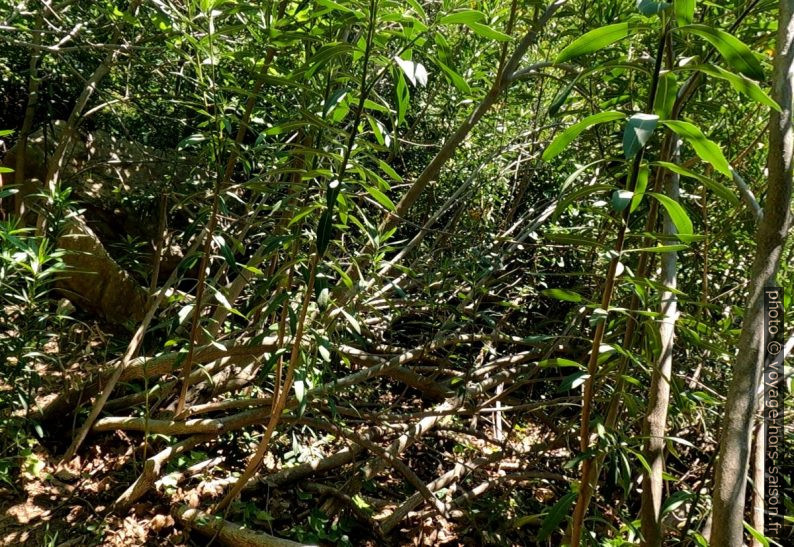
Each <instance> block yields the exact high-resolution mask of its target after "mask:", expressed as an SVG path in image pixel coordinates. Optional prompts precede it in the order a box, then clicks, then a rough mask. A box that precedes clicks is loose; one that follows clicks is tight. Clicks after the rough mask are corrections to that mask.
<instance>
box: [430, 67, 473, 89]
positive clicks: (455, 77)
mask: <svg viewBox="0 0 794 547" xmlns="http://www.w3.org/2000/svg"><path fill="white" fill-rule="evenodd" d="M434 62H435V63H436V65H438V68H440V69H441V71H442V72H443V73H444V74H446V76H447V77H448V78H449V79H450V81H451V82H452V85H454V86H455V88H456V89H457V90H458V91H460V92H461V93H463V94H464V95H470V94H471V87H469V84H468V83H467V82H466V80H464V79H463V77H462V76H461V75H460V74H458V73H457V72H455V71H454V70H452V69H451V68H450V67H448V66H447V65H445V64H444V63H442V62H441V60H439V59H434Z"/></svg>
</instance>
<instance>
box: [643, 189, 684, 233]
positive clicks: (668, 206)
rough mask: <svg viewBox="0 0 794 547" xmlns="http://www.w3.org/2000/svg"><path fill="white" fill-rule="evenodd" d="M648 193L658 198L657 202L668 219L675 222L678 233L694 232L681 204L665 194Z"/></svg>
mask: <svg viewBox="0 0 794 547" xmlns="http://www.w3.org/2000/svg"><path fill="white" fill-rule="evenodd" d="M649 195H651V196H653V197H655V198H656V199H657V200H659V203H661V204H662V206H663V207H664V208H665V210H666V211H667V214H668V215H669V217H670V220H672V221H673V224H675V229H676V230H677V231H678V234H679V235H683V236H687V235H692V234H693V233H694V228H693V227H692V221H691V220H689V215H687V214H686V211H685V210H684V208H683V207H681V204H680V203H678V202H677V201H675V200H674V199H672V198H669V197H667V196H665V195H664V194H657V193H656V192H649Z"/></svg>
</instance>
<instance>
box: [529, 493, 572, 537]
mask: <svg viewBox="0 0 794 547" xmlns="http://www.w3.org/2000/svg"><path fill="white" fill-rule="evenodd" d="M574 501H576V493H574V492H568V493H567V494H565V495H564V496H563V497H562V498H560V501H558V502H557V503H555V504H554V506H553V507H552V508H551V510H550V511H549V512H548V514H547V515H546V518H545V519H543V524H542V525H541V527H540V530H538V541H545V540H546V538H548V537H550V536H551V534H552V532H554V531H555V530H556V529H557V528H558V527H559V526H560V523H561V522H562V521H563V519H564V518H565V515H567V514H568V508H569V507H570V506H571V505H572V504H573V502H574Z"/></svg>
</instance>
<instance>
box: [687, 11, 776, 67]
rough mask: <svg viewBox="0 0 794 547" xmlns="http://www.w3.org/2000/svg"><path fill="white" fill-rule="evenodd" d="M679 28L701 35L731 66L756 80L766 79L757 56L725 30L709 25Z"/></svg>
mask: <svg viewBox="0 0 794 547" xmlns="http://www.w3.org/2000/svg"><path fill="white" fill-rule="evenodd" d="M679 30H682V31H684V32H687V33H689V34H694V35H696V36H700V37H701V38H703V39H704V40H706V41H707V42H709V43H710V44H711V45H712V46H714V47H715V48H717V51H719V52H720V55H722V57H723V58H724V59H725V62H727V63H728V65H730V66H731V67H733V68H734V69H736V70H738V71H739V72H741V73H742V74H744V75H745V76H748V77H750V78H753V79H754V80H763V79H764V70H763V68H761V63H760V62H759V61H758V59H757V58H756V56H755V55H754V54H753V52H752V51H750V48H748V47H747V46H746V45H745V44H744V43H743V42H742V41H741V40H739V39H738V38H736V37H735V36H732V35H731V34H728V33H727V32H725V31H724V30H720V29H718V28H714V27H710V26H707V25H687V26H684V27H680V29H679Z"/></svg>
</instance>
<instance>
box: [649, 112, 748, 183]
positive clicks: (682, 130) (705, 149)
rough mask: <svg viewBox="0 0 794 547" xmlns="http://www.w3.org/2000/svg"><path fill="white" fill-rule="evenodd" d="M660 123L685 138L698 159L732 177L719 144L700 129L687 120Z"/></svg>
mask: <svg viewBox="0 0 794 547" xmlns="http://www.w3.org/2000/svg"><path fill="white" fill-rule="evenodd" d="M662 123H663V124H665V125H666V126H667V127H669V128H670V129H671V130H673V131H674V132H675V133H676V134H677V135H678V136H679V137H682V138H684V139H686V141H687V142H688V143H689V144H691V145H692V148H694V150H695V153H696V154H697V155H698V156H699V157H700V159H702V160H703V161H706V162H708V163H710V164H711V165H712V166H714V169H716V170H717V171H719V172H720V173H722V174H723V175H725V176H726V177H730V178H733V174H732V173H731V166H730V164H728V160H726V159H725V156H724V155H723V153H722V150H721V149H720V147H719V145H717V143H715V142H714V141H710V140H709V139H707V138H706V136H705V135H704V134H703V132H702V131H701V130H700V129H698V128H697V127H696V126H694V125H692V124H691V123H689V122H682V121H679V120H665V121H663V122H662Z"/></svg>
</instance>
